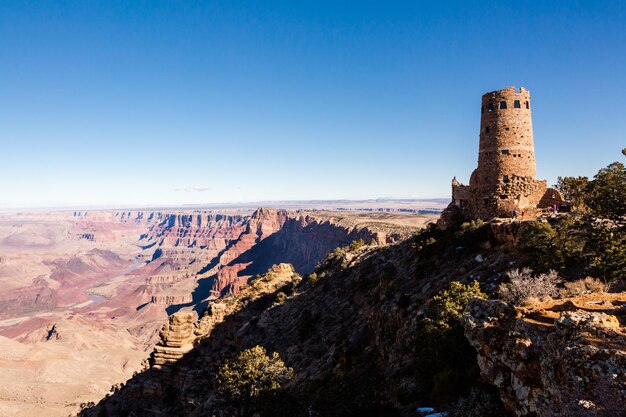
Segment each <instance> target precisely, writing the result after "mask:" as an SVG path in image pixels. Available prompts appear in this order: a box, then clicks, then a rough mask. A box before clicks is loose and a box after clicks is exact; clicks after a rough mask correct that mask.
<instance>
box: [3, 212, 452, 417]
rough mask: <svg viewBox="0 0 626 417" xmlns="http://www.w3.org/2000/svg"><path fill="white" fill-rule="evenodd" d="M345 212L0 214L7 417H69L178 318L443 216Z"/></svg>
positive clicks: (135, 365) (130, 369)
mask: <svg viewBox="0 0 626 417" xmlns="http://www.w3.org/2000/svg"><path fill="white" fill-rule="evenodd" d="M340 203H341V204H340ZM344 203H345V202H335V203H334V204H330V203H323V204H322V203H315V204H312V205H310V206H309V207H302V205H300V206H297V207H290V208H295V209H297V210H294V211H286V210H281V209H261V210H251V209H250V208H248V207H241V208H234V207H225V208H221V209H218V208H212V209H188V210H163V211H136V210H130V211H105V210H103V211H87V212H85V211H57V212H35V213H2V214H0V415H2V416H33V415H42V413H44V414H45V415H46V416H53V417H54V416H67V415H68V414H70V413H72V412H75V411H76V410H77V409H78V407H79V406H80V404H81V403H85V402H89V401H95V400H98V399H100V398H102V396H103V395H104V394H106V393H107V392H109V390H110V389H111V387H112V386H113V385H115V384H119V383H121V382H124V381H125V380H127V379H128V378H129V377H131V376H132V375H133V373H134V372H136V371H138V370H141V369H143V367H144V365H143V364H142V362H143V361H144V360H145V359H147V357H148V356H149V353H150V351H151V350H152V347H153V346H154V344H155V343H156V341H157V340H158V332H159V329H160V328H161V327H162V325H163V324H164V323H165V322H166V320H167V317H168V315H169V314H171V313H173V312H175V311H178V310H185V309H188V310H193V309H195V310H197V311H200V310H201V309H202V308H204V307H205V306H206V305H207V303H208V302H209V301H210V300H214V299H217V298H220V297H222V296H223V295H225V294H236V293H237V292H238V291H239V290H240V288H242V287H243V286H245V285H246V283H247V282H248V280H249V279H250V278H251V277H253V276H254V275H256V274H259V273H263V272H265V271H266V270H267V269H268V268H269V267H270V266H271V265H273V264H277V263H281V262H289V263H292V264H293V265H294V267H295V268H296V271H297V272H299V273H301V274H304V273H308V272H310V271H311V270H313V268H314V267H315V266H316V264H317V263H319V262H320V261H322V260H323V259H324V258H325V256H326V255H327V254H328V253H329V252H330V251H332V250H333V249H334V248H335V247H337V246H341V245H345V244H348V243H350V242H351V241H353V240H356V239H363V240H367V241H368V243H372V242H373V243H374V244H377V245H386V244H388V243H393V242H397V241H399V240H402V239H404V238H405V237H407V236H410V235H411V234H412V233H414V232H415V231H417V230H419V229H420V228H422V227H423V226H424V225H426V224H427V223H429V222H432V221H434V220H435V219H436V218H437V215H436V214H432V213H431V211H433V210H434V211H436V210H437V209H440V208H441V207H442V206H443V204H440V203H438V202H428V203H421V206H420V204H413V205H410V204H408V203H407V202H402V203H398V204H397V205H396V206H394V205H393V204H392V203H389V202H388V201H387V202H384V203H382V202H379V203H378V204H376V203H375V202H374V203H371V202H370V203H371V204H369V205H368V204H366V202H359V203H358V204H355V205H354V206H352V207H350V206H349V204H347V203H345V204H344ZM330 208H333V210H329V209H330ZM420 210H423V211H420ZM419 213H423V214H419Z"/></svg>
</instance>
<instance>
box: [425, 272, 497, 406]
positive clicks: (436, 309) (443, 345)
mask: <svg viewBox="0 0 626 417" xmlns="http://www.w3.org/2000/svg"><path fill="white" fill-rule="evenodd" d="M472 297H485V294H484V293H483V292H482V291H481V290H480V286H479V284H478V282H477V281H474V282H473V283H471V284H468V285H465V284H462V283H460V282H457V281H455V282H452V283H451V284H450V286H449V287H448V288H446V289H444V290H441V291H439V293H437V295H435V296H434V297H433V301H432V302H431V304H430V306H429V308H428V310H427V311H426V313H425V314H424V316H423V317H422V318H421V319H420V321H419V322H418V327H417V331H416V335H415V338H414V343H415V370H416V377H417V382H418V385H419V387H420V388H419V390H420V392H421V397H422V398H421V400H424V401H431V402H432V403H435V404H446V403H449V402H450V401H452V400H454V399H456V398H458V397H459V396H460V395H462V394H465V393H467V392H468V391H469V388H470V387H471V386H472V385H474V384H476V381H477V379H478V375H479V371H478V364H477V362H476V351H475V350H474V349H473V348H472V347H471V345H470V344H469V342H468V341H467V339H466V338H465V336H464V334H463V326H462V324H461V316H462V314H463V311H464V310H465V307H466V305H467V302H468V301H469V299H470V298H472Z"/></svg>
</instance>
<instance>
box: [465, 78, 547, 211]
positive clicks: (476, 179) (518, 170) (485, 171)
mask: <svg viewBox="0 0 626 417" xmlns="http://www.w3.org/2000/svg"><path fill="white" fill-rule="evenodd" d="M480 112H481V116H480V143H479V147H478V167H477V168H476V170H474V172H473V173H472V176H471V177H470V194H471V197H470V200H471V202H470V207H469V209H470V214H471V216H472V217H478V218H484V219H489V218H492V217H498V216H509V215H511V213H514V212H515V211H524V210H529V209H534V208H535V207H536V206H537V204H538V202H539V200H540V199H541V196H542V195H543V193H544V192H545V190H546V182H545V181H537V180H536V179H535V177H536V174H537V166H536V163H535V144H534V139H533V127H532V116H531V111H530V93H529V92H528V90H526V89H525V88H519V89H518V88H515V87H509V88H505V89H504V90H497V91H492V92H490V93H487V94H484V95H483V96H482V101H481V109H480Z"/></svg>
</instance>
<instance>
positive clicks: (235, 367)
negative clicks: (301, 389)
mask: <svg viewBox="0 0 626 417" xmlns="http://www.w3.org/2000/svg"><path fill="white" fill-rule="evenodd" d="M293 376H294V373H293V369H292V368H289V367H287V366H285V363H284V362H283V361H282V360H281V359H280V356H279V354H278V353H277V352H274V353H272V355H271V356H268V355H267V353H266V351H265V348H264V347H263V346H258V345H257V346H255V347H253V348H250V349H246V350H244V351H242V352H241V353H239V355H238V356H237V358H235V359H234V360H229V361H227V362H226V363H225V364H224V365H223V366H222V367H221V368H220V370H219V371H218V373H217V381H218V383H219V385H220V387H219V392H220V393H221V394H222V395H223V396H224V397H225V398H226V399H228V400H235V401H240V402H241V403H242V405H243V406H250V405H251V404H254V402H255V401H256V399H257V398H258V397H259V396H260V395H262V394H266V393H271V392H274V391H277V390H278V389H280V387H281V386H282V385H283V383H285V382H286V381H288V380H290V379H291V378H293Z"/></svg>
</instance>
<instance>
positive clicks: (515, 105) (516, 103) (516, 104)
mask: <svg viewBox="0 0 626 417" xmlns="http://www.w3.org/2000/svg"><path fill="white" fill-rule="evenodd" d="M513 107H514V108H516V109H519V108H521V107H522V106H521V105H520V102H519V100H515V101H514V102H513Z"/></svg>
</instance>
